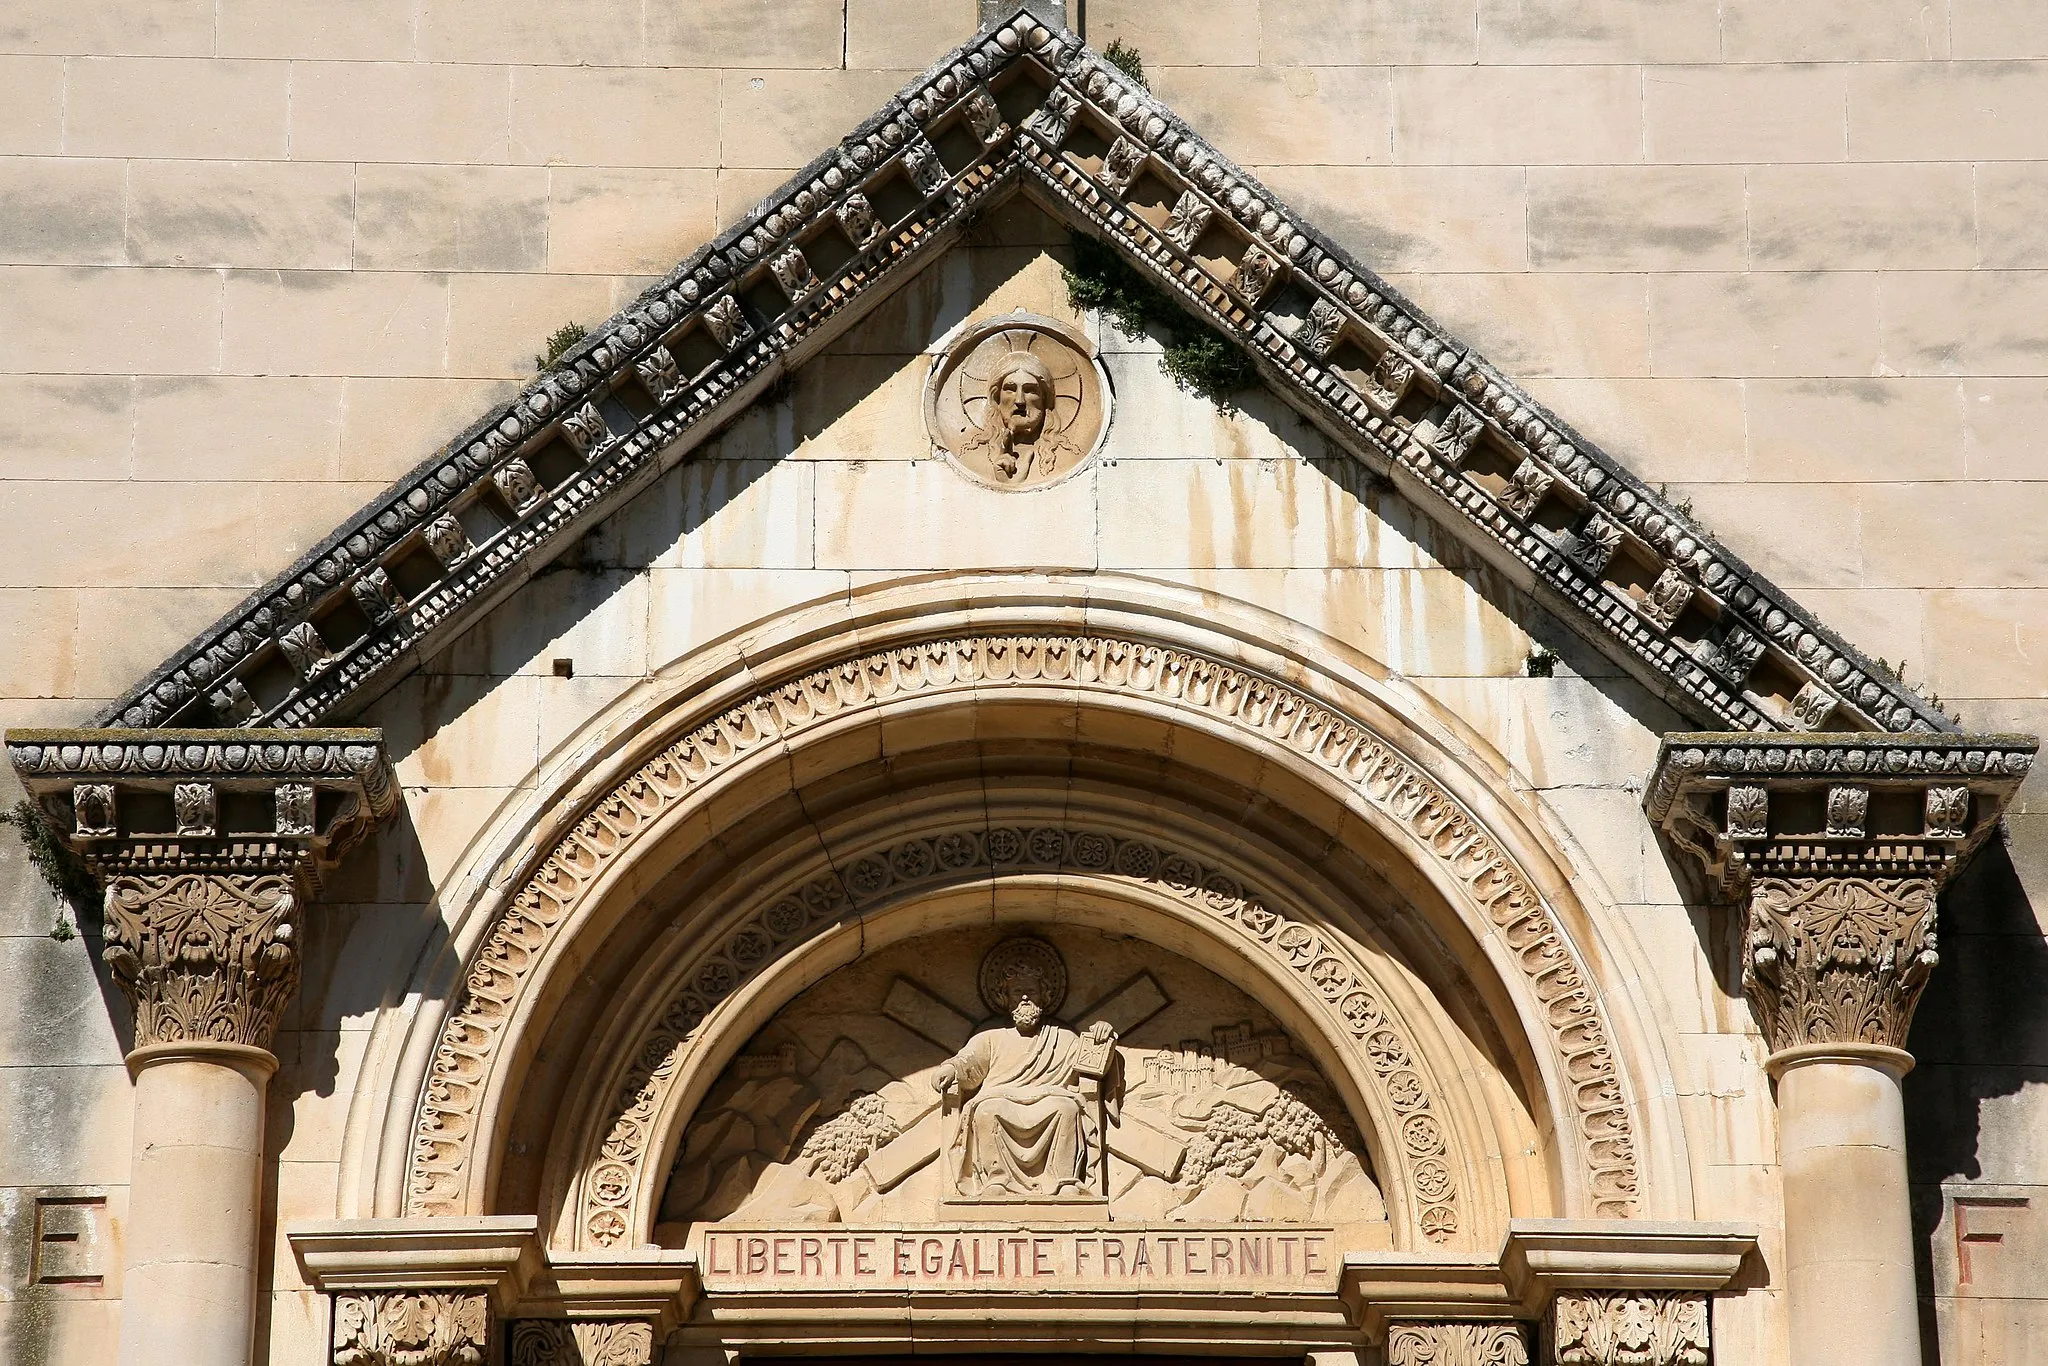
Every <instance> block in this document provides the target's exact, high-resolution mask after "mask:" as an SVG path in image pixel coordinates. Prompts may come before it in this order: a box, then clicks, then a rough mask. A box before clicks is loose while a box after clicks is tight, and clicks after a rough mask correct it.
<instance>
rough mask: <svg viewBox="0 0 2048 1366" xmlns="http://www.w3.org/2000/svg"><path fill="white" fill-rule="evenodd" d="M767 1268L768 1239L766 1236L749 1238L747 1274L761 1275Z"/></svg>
mask: <svg viewBox="0 0 2048 1366" xmlns="http://www.w3.org/2000/svg"><path fill="white" fill-rule="evenodd" d="M767 1270H768V1240H767V1239H766V1238H749V1239H747V1274H748V1275H749V1276H759V1275H761V1274H762V1273H763V1272H765V1271H767Z"/></svg>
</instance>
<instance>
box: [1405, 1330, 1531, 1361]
mask: <svg viewBox="0 0 2048 1366" xmlns="http://www.w3.org/2000/svg"><path fill="white" fill-rule="evenodd" d="M1387 1366H1529V1334H1528V1331H1527V1330H1526V1329H1525V1328H1523V1327H1522V1325H1521V1324H1518V1323H1406V1322H1399V1321H1397V1322H1395V1323H1393V1324H1391V1325H1389V1326H1388V1328H1387Z"/></svg>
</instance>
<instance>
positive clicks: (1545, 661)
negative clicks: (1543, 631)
mask: <svg viewBox="0 0 2048 1366" xmlns="http://www.w3.org/2000/svg"><path fill="white" fill-rule="evenodd" d="M1522 672H1523V673H1525V674H1527V675H1529V677H1531V678H1549V677H1550V676H1551V675H1553V674H1555V673H1556V672H1557V653H1556V652H1555V651H1554V650H1550V649H1548V648H1546V647H1544V646H1541V645H1532V646H1530V647H1529V657H1528V658H1527V659H1525V660H1523V661H1522Z"/></svg>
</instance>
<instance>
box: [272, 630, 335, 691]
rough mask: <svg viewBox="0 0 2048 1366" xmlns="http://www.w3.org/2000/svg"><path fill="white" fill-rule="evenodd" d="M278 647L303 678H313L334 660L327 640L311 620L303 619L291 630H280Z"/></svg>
mask: <svg viewBox="0 0 2048 1366" xmlns="http://www.w3.org/2000/svg"><path fill="white" fill-rule="evenodd" d="M277 648H278V649H279V650H280V651H281V652H282V653H283V654H284V657H285V659H286V660H287V661H288V662H289V663H290V664H291V666H292V668H293V670H295V671H296V672H297V673H298V675H299V677H301V678H312V677H313V676H314V675H315V674H317V673H319V672H320V671H321V670H322V669H324V668H326V667H327V666H328V665H329V664H332V663H333V662H334V656H333V655H331V654H330V653H329V652H328V649H327V642H326V641H324V640H322V639H320V633H319V632H318V631H316V630H314V629H313V623H312V622H310V621H302V622H300V623H299V624H298V625H296V626H294V627H292V628H291V629H290V630H289V631H283V632H280V633H279V635H278V637H277Z"/></svg>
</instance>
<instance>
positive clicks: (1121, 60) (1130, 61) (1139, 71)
mask: <svg viewBox="0 0 2048 1366" xmlns="http://www.w3.org/2000/svg"><path fill="white" fill-rule="evenodd" d="M1102 60H1103V61H1105V62H1108V63H1109V64H1110V65H1111V66H1113V67H1115V68H1116V69H1117V70H1118V71H1121V72H1123V73H1124V75H1126V76H1129V77H1130V78H1131V80H1132V81H1133V82H1134V83H1136V85H1137V87H1138V89H1140V90H1150V89H1151V88H1152V87H1151V85H1150V84H1149V83H1148V82H1147V81H1146V80H1145V59H1144V58H1143V57H1140V56H1139V55H1138V49H1136V48H1134V47H1132V46H1131V45H1130V44H1129V43H1127V42H1125V41H1124V40H1123V39H1121V38H1112V39H1110V42H1109V46H1108V47H1106V48H1104V49H1102Z"/></svg>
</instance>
